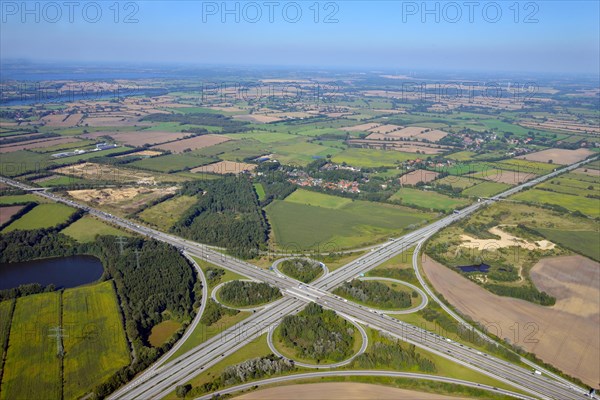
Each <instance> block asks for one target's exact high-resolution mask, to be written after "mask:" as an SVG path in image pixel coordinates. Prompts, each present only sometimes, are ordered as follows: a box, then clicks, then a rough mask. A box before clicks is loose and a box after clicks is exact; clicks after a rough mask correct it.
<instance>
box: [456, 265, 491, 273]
mask: <svg viewBox="0 0 600 400" xmlns="http://www.w3.org/2000/svg"><path fill="white" fill-rule="evenodd" d="M457 268H458V269H460V270H461V271H462V272H488V271H489V270H490V266H489V265H487V264H479V265H463V266H459V267H457Z"/></svg>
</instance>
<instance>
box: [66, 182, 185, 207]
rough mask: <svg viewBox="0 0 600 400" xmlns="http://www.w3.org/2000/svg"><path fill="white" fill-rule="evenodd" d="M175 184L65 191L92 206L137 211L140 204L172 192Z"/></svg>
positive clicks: (175, 188) (174, 190) (175, 189)
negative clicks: (158, 186)
mask: <svg viewBox="0 0 600 400" xmlns="http://www.w3.org/2000/svg"><path fill="white" fill-rule="evenodd" d="M176 191H177V187H176V186H172V187H166V188H147V187H128V188H119V189H112V188H105V189H85V190H71V191H68V192H67V193H68V194H69V196H71V197H73V198H74V199H76V200H79V201H83V202H86V203H89V204H92V205H94V206H96V205H98V206H106V207H109V208H111V209H114V210H118V211H120V212H123V213H131V212H135V211H137V210H138V209H139V208H140V207H141V206H142V205H144V204H147V203H149V202H152V201H154V200H157V199H159V198H161V197H163V196H165V195H167V194H174V193H175V192H176Z"/></svg>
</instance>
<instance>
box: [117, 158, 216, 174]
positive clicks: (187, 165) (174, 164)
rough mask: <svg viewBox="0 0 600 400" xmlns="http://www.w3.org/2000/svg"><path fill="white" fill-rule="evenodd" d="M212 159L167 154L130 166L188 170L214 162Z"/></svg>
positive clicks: (152, 169)
mask: <svg viewBox="0 0 600 400" xmlns="http://www.w3.org/2000/svg"><path fill="white" fill-rule="evenodd" d="M214 161H215V160H214V159H211V158H206V157H196V156H193V155H187V154H168V155H164V156H158V157H152V158H145V159H143V160H138V161H134V162H132V163H130V164H129V165H130V166H132V167H137V168H142V169H147V170H150V171H157V172H164V173H168V172H177V171H183V170H189V169H192V168H195V167H198V166H200V165H206V164H209V163H211V162H214Z"/></svg>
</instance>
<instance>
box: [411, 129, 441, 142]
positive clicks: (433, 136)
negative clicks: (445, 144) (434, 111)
mask: <svg viewBox="0 0 600 400" xmlns="http://www.w3.org/2000/svg"><path fill="white" fill-rule="evenodd" d="M446 136H448V133H447V132H444V131H440V130H439V129H434V130H432V131H429V132H423V133H422V134H420V135H419V136H417V137H415V139H417V140H422V139H426V140H429V141H430V142H437V141H438V140H441V139H443V138H445V137H446Z"/></svg>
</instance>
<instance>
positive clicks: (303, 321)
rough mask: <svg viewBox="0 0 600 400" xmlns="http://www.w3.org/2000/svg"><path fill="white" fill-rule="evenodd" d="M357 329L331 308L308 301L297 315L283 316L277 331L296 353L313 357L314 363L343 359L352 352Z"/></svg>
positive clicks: (306, 357) (305, 356) (304, 356)
mask: <svg viewBox="0 0 600 400" xmlns="http://www.w3.org/2000/svg"><path fill="white" fill-rule="evenodd" d="M355 331H356V329H355V328H354V326H352V324H351V323H349V322H348V321H346V320H345V319H343V318H341V317H339V316H338V315H337V314H336V313H335V312H334V311H332V310H324V309H323V308H322V307H321V306H320V305H318V304H315V303H310V304H309V305H308V306H306V308H304V310H302V311H300V312H299V313H298V314H296V315H290V316H287V317H285V318H284V319H283V321H282V322H281V325H280V335H281V339H282V340H283V343H284V344H285V345H286V346H289V347H291V348H294V349H297V355H298V356H300V357H301V358H304V359H311V360H316V362H317V364H319V363H321V362H328V361H336V362H337V361H342V360H344V359H346V358H348V357H350V356H351V355H352V346H353V343H354V334H355Z"/></svg>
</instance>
